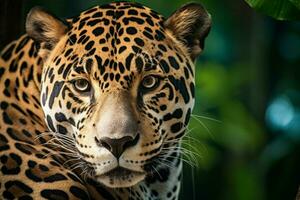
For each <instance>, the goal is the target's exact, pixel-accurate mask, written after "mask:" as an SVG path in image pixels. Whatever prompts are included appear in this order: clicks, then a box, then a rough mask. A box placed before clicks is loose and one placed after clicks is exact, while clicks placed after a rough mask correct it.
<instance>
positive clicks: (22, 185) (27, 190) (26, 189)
mask: <svg viewBox="0 0 300 200" xmlns="http://www.w3.org/2000/svg"><path fill="white" fill-rule="evenodd" d="M13 187H17V188H19V189H20V190H22V191H24V192H25V193H29V194H30V193H32V192H33V190H32V189H31V188H30V187H29V186H27V185H26V184H25V183H23V182H21V181H17V180H14V181H7V182H6V183H5V189H6V191H8V190H9V189H10V188H13ZM15 189H16V188H15Z"/></svg>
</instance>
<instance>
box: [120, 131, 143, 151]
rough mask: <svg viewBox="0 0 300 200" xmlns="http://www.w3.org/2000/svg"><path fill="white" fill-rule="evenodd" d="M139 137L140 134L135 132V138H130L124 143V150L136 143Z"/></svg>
mask: <svg viewBox="0 0 300 200" xmlns="http://www.w3.org/2000/svg"><path fill="white" fill-rule="evenodd" d="M139 139H140V134H137V135H136V136H135V138H131V139H130V140H128V141H126V142H125V143H124V145H123V149H124V150H125V149H127V148H129V147H132V146H134V145H136V144H137V143H138V141H139Z"/></svg>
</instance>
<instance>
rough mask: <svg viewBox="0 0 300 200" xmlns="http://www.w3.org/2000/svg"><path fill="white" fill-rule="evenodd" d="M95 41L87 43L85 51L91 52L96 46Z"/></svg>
mask: <svg viewBox="0 0 300 200" xmlns="http://www.w3.org/2000/svg"><path fill="white" fill-rule="evenodd" d="M94 43H95V42H94V41H89V42H88V43H87V45H86V46H85V50H87V51H88V50H90V49H91V48H92V47H93V46H94Z"/></svg>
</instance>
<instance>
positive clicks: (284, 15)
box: [245, 0, 300, 20]
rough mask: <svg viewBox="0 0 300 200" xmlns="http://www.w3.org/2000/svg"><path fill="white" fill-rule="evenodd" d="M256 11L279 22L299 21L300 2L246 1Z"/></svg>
mask: <svg viewBox="0 0 300 200" xmlns="http://www.w3.org/2000/svg"><path fill="white" fill-rule="evenodd" d="M245 1H246V2H247V3H248V4H249V5H250V6H251V7H252V8H254V9H255V10H257V11H259V12H261V13H264V14H266V15H269V16H271V17H274V18H276V19H279V20H299V19H300V10H299V8H300V1H299V0H245Z"/></svg>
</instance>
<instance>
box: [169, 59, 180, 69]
mask: <svg viewBox="0 0 300 200" xmlns="http://www.w3.org/2000/svg"><path fill="white" fill-rule="evenodd" d="M168 59H169V62H170V64H171V66H172V67H173V68H174V69H179V64H178V62H177V61H176V60H175V58H174V57H173V56H169V57H168Z"/></svg>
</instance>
